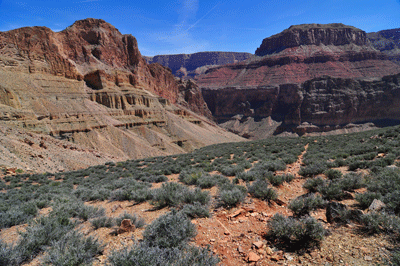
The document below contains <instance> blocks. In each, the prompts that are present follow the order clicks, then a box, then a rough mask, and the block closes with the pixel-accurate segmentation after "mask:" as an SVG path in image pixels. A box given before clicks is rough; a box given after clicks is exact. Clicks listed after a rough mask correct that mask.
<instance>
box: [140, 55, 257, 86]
mask: <svg viewBox="0 0 400 266" xmlns="http://www.w3.org/2000/svg"><path fill="white" fill-rule="evenodd" d="M253 56H254V55H252V54H250V53H237V52H200V53H194V54H176V55H156V56H153V57H145V59H146V60H147V62H148V63H159V64H161V65H163V66H165V67H168V68H170V69H171V70H172V73H173V74H174V75H175V76H177V77H180V78H184V79H186V78H194V77H196V76H198V75H201V74H204V73H205V72H206V71H207V70H208V69H210V68H212V67H215V66H219V65H226V64H232V63H236V62H241V61H244V60H247V59H249V58H251V57H253Z"/></svg>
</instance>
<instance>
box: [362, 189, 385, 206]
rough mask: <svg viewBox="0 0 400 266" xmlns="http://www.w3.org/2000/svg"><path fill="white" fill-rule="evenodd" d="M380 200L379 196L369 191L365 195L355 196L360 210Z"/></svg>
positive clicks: (380, 196)
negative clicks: (375, 200)
mask: <svg viewBox="0 0 400 266" xmlns="http://www.w3.org/2000/svg"><path fill="white" fill-rule="evenodd" d="M381 198H382V195H381V194H379V193H375V192H369V191H367V192H365V193H358V194H356V201H358V205H359V206H360V208H361V209H366V208H368V207H369V206H370V205H371V203H372V202H373V201H374V199H379V200H381Z"/></svg>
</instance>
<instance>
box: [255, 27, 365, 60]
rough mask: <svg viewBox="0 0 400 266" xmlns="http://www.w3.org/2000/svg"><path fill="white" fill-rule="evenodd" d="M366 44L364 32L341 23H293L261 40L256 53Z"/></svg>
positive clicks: (265, 53)
mask: <svg viewBox="0 0 400 266" xmlns="http://www.w3.org/2000/svg"><path fill="white" fill-rule="evenodd" d="M348 44H355V45H358V46H363V45H366V44H367V36H366V33H365V32H364V31H362V30H360V29H357V28H355V27H352V26H346V25H344V24H341V23H333V24H303V25H295V26H291V27H290V28H288V29H286V30H284V31H283V32H281V33H279V34H276V35H273V36H271V37H269V38H266V39H264V40H263V42H262V44H261V46H260V47H259V48H258V49H257V50H256V55H258V56H264V55H269V54H274V53H279V52H281V51H283V50H285V49H287V48H292V47H298V46H301V45H317V46H318V45H325V46H326V45H333V46H342V45H348Z"/></svg>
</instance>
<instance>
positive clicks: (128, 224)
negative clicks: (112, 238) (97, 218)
mask: <svg viewBox="0 0 400 266" xmlns="http://www.w3.org/2000/svg"><path fill="white" fill-rule="evenodd" d="M135 229H136V227H135V225H133V224H132V221H131V220H130V219H124V220H122V222H121V226H120V227H119V228H118V230H117V234H122V233H126V232H133V231H135Z"/></svg>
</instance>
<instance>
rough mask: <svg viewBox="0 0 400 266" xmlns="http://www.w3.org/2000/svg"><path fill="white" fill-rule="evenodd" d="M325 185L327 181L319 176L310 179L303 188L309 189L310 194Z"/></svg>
mask: <svg viewBox="0 0 400 266" xmlns="http://www.w3.org/2000/svg"><path fill="white" fill-rule="evenodd" d="M325 183H326V182H325V180H324V179H323V178H322V177H320V176H318V177H315V178H310V179H308V180H307V181H306V182H305V183H304V185H303V188H305V189H307V190H308V191H309V192H317V191H318V190H319V188H320V187H322V186H324V185H325Z"/></svg>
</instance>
